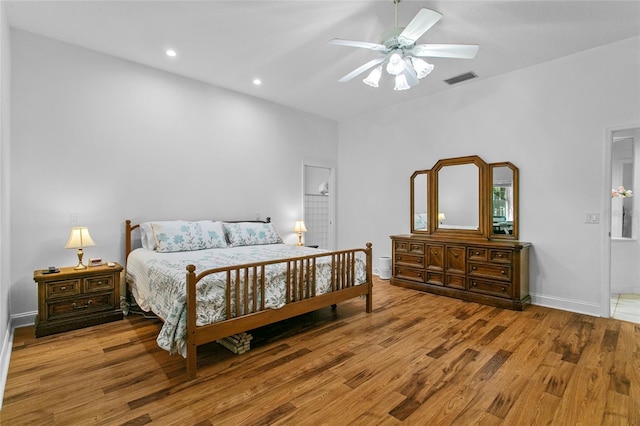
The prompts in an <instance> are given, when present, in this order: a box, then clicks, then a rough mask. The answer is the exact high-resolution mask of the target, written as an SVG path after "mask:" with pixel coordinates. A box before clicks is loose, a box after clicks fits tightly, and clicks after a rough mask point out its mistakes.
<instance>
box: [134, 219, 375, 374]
mask: <svg viewBox="0 0 640 426" xmlns="http://www.w3.org/2000/svg"><path fill="white" fill-rule="evenodd" d="M138 227H139V225H131V221H130V220H126V221H125V236H126V238H125V251H126V253H125V261H126V259H127V258H128V256H129V253H131V251H132V238H131V235H132V232H133V231H134V230H135V229H136V228H138ZM358 253H364V254H365V260H366V275H367V278H366V281H365V282H364V283H362V284H359V285H356V283H355V278H356V274H355V264H356V261H355V260H356V255H357V254H358ZM327 256H331V266H332V273H331V288H332V291H331V292H330V293H326V294H322V295H316V294H315V275H316V259H318V258H320V257H327ZM371 262H372V248H371V243H367V244H366V248H359V249H351V250H339V251H332V252H323V253H320V254H314V255H309V256H303V257H293V258H287V259H278V260H270V261H265V262H256V263H248V264H243V265H233V266H228V267H224V268H216V269H208V270H206V271H202V272H200V273H198V274H196V267H195V266H194V265H188V266H187V268H186V269H187V271H186V283H187V288H186V291H187V359H186V362H187V379H188V380H192V379H194V378H195V377H196V368H197V350H198V346H200V345H204V344H205V343H209V342H213V341H216V340H218V339H222V338H225V337H228V336H232V335H234V334H238V333H242V332H246V331H249V330H253V329H255V328H258V327H262V326H264V325H268V324H272V323H274V322H277V321H281V320H284V319H287V318H291V317H294V316H297V315H301V314H304V313H307V312H311V311H315V310H317V309H320V308H324V307H327V306H332V305H336V304H338V303H340V302H344V301H346V300H349V299H352V298H354V297H359V296H365V297H366V312H367V313H371V311H372V305H373V301H372V295H373V281H372V263H371ZM274 264H284V265H286V271H287V275H286V280H285V281H286V283H287V288H286V294H287V300H288V301H289V302H288V303H287V304H286V305H284V306H283V307H281V308H279V309H269V308H265V307H264V298H262V299H263V300H262V301H258V300H257V297H256V295H257V294H258V292H260V294H264V285H265V282H264V275H265V274H264V268H265V267H266V266H267V265H274ZM220 272H222V273H226V281H227V288H226V302H227V306H226V312H227V319H225V320H223V321H218V322H215V323H212V324H208V325H203V326H196V309H195V307H196V291H195V290H196V285H197V283H198V282H199V281H200V280H201V279H203V278H204V277H206V276H207V275H210V274H215V273H220ZM232 288H234V290H235V292H234V293H235V295H234V296H233V297H232V292H231V290H232ZM249 294H252V295H253V296H251V297H250V296H249ZM232 307H234V308H235V312H234V309H232ZM237 312H253V313H249V314H236V313H237Z"/></svg>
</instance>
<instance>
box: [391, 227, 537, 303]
mask: <svg viewBox="0 0 640 426" xmlns="http://www.w3.org/2000/svg"><path fill="white" fill-rule="evenodd" d="M391 240H392V251H393V253H392V274H391V284H393V285H397V286H402V287H408V288H412V289H416V290H422V291H426V292H429V293H435V294H440V295H444V296H451V297H455V298H458V299H463V300H468V301H472V302H478V303H482V304H486V305H491V306H497V307H500V308H507V309H514V310H522V309H523V307H524V305H525V304H526V303H530V301H531V297H530V296H529V247H530V246H531V245H530V244H529V243H523V242H520V241H512V240H500V241H494V240H488V239H484V240H483V239H477V240H475V239H457V238H443V237H433V236H429V235H417V234H411V235H396V236H392V237H391Z"/></svg>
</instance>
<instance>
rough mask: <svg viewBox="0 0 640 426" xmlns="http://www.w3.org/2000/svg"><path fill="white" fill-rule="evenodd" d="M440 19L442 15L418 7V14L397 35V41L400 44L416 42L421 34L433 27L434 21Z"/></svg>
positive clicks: (407, 44)
mask: <svg viewBox="0 0 640 426" xmlns="http://www.w3.org/2000/svg"><path fill="white" fill-rule="evenodd" d="M440 19H442V15H441V14H440V13H438V12H436V11H433V10H431V9H420V11H419V12H418V14H417V15H416V16H414V17H413V19H412V20H411V22H409V25H407V26H406V27H405V29H404V30H402V32H401V33H400V35H399V36H398V42H399V43H400V45H401V46H410V45H412V44H413V43H415V42H416V40H418V39H419V38H420V37H422V34H424V33H426V32H427V30H428V29H429V28H431V27H433V26H434V25H435V24H436V22H438V21H439V20H440Z"/></svg>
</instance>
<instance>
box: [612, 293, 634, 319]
mask: <svg viewBox="0 0 640 426" xmlns="http://www.w3.org/2000/svg"><path fill="white" fill-rule="evenodd" d="M611 317H612V318H615V319H619V320H623V321H629V322H635V323H638V324H640V294H612V295H611Z"/></svg>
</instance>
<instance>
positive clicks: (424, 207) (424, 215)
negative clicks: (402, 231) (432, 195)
mask: <svg viewBox="0 0 640 426" xmlns="http://www.w3.org/2000/svg"><path fill="white" fill-rule="evenodd" d="M411 232H416V233H429V170H419V171H416V172H415V173H414V174H413V175H412V176H411Z"/></svg>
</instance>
